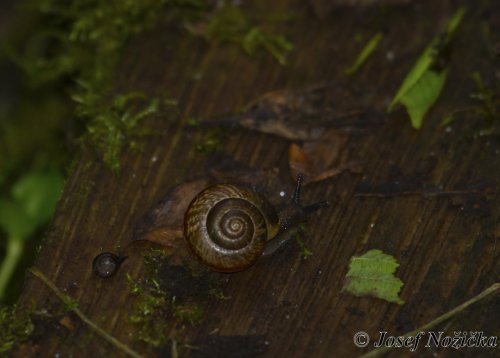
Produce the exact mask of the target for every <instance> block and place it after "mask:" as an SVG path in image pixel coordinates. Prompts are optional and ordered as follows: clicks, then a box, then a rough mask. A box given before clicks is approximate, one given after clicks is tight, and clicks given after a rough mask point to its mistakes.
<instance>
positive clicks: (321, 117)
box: [202, 83, 385, 141]
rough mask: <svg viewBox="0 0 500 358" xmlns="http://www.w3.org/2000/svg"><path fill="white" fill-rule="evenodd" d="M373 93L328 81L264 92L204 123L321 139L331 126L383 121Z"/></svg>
mask: <svg viewBox="0 0 500 358" xmlns="http://www.w3.org/2000/svg"><path fill="white" fill-rule="evenodd" d="M379 102H380V103H385V102H382V101H374V100H373V94H372V93H370V92H369V91H365V92H363V91H355V90H354V89H353V88H351V87H350V86H348V85H343V84H339V83H328V84H318V85H313V86H308V87H305V88H301V89H297V90H281V91H274V92H269V93H266V94H264V95H263V96H261V97H259V98H257V99H256V100H254V101H252V102H250V104H249V105H247V106H246V109H245V110H244V111H243V113H241V114H237V115H231V116H226V117H222V118H214V119H211V120H207V121H204V122H202V124H204V125H224V124H225V125H239V126H241V127H243V128H247V129H250V130H255V131H259V132H262V133H268V134H274V135H277V136H280V137H282V138H285V139H288V140H301V141H311V140H322V139H323V137H324V136H325V135H328V134H325V133H327V132H328V131H329V129H331V128H352V127H366V126H369V125H375V124H380V123H383V121H384V120H385V119H384V109H383V107H382V106H380V108H375V107H374V104H373V103H379Z"/></svg>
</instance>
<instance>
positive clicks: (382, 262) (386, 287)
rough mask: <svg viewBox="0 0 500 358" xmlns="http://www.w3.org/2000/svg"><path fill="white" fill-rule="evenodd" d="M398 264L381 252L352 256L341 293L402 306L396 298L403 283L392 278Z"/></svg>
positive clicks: (391, 257) (399, 299)
mask: <svg viewBox="0 0 500 358" xmlns="http://www.w3.org/2000/svg"><path fill="white" fill-rule="evenodd" d="M398 266H399V263H398V262H397V261H396V259H395V258H394V257H393V256H391V255H387V254H384V253H383V252H382V251H381V250H370V251H368V252H367V253H365V254H364V255H361V256H353V258H352V259H351V263H350V264H349V272H348V273H347V275H346V281H345V284H344V287H343V289H342V290H343V292H347V293H350V294H352V295H355V296H367V295H371V296H375V297H378V298H381V299H383V300H386V301H389V302H395V303H398V304H403V303H404V301H403V300H402V299H401V298H400V297H399V296H398V293H399V290H400V289H401V286H403V281H401V280H400V279H399V278H397V277H395V276H394V272H396V269H397V268H398Z"/></svg>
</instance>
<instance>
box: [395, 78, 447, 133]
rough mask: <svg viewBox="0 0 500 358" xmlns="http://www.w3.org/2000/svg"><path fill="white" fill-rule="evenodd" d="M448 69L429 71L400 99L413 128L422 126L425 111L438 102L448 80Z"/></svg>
mask: <svg viewBox="0 0 500 358" xmlns="http://www.w3.org/2000/svg"><path fill="white" fill-rule="evenodd" d="M447 74H448V70H443V71H441V72H434V71H427V72H425V73H424V74H423V75H422V77H420V79H419V80H418V81H417V82H416V83H415V85H414V86H413V87H412V88H410V90H409V91H408V92H406V93H405V94H404V95H403V96H402V97H401V99H400V102H401V103H402V104H404V105H405V107H406V110H407V111H408V115H409V116H410V120H411V124H412V126H413V128H415V129H419V128H420V127H421V126H422V121H423V120H424V116H425V113H427V111H428V110H429V108H431V106H432V105H433V104H434V102H436V100H437V99H438V97H439V94H440V93H441V90H442V89H443V86H444V83H445V82H446V76H447Z"/></svg>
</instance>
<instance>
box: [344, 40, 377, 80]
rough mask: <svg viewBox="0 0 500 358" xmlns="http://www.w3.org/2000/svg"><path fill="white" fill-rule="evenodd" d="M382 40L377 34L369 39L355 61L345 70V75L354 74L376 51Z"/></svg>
mask: <svg viewBox="0 0 500 358" xmlns="http://www.w3.org/2000/svg"><path fill="white" fill-rule="evenodd" d="M380 40H382V34H381V33H380V32H379V33H378V34H376V35H375V36H373V37H372V38H371V40H370V41H369V42H368V43H367V44H366V45H365V47H364V48H363V50H361V52H360V53H359V55H358V57H357V58H356V61H354V63H353V64H352V65H351V67H349V68H348V69H347V70H345V74H346V75H352V74H354V73H355V72H356V71H357V70H359V68H360V67H361V66H363V64H364V63H365V62H366V60H367V59H368V57H370V55H371V54H372V53H373V51H375V50H376V49H377V46H378V44H379V42H380Z"/></svg>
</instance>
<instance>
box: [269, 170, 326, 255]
mask: <svg viewBox="0 0 500 358" xmlns="http://www.w3.org/2000/svg"><path fill="white" fill-rule="evenodd" d="M301 189H302V174H300V173H299V174H298V175H297V184H296V186H295V191H294V194H293V198H292V203H291V204H289V205H287V206H286V207H285V208H284V209H283V210H282V211H280V213H279V217H280V232H279V233H278V235H277V236H276V237H275V238H273V239H272V240H269V241H268V242H267V244H266V248H265V249H264V252H263V253H262V255H263V256H269V255H272V254H273V253H274V252H275V251H276V250H278V249H279V248H280V247H281V246H283V245H284V244H285V243H287V242H288V241H289V240H290V239H291V238H292V237H293V235H292V232H293V231H294V230H290V228H292V227H294V226H296V225H298V224H301V223H303V222H306V221H307V219H308V216H309V215H311V214H312V213H313V212H315V211H316V210H319V209H321V208H324V207H327V206H329V205H330V203H329V202H328V201H327V200H324V201H319V202H317V203H314V204H310V205H307V206H303V205H302V204H301V203H300V192H301Z"/></svg>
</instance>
